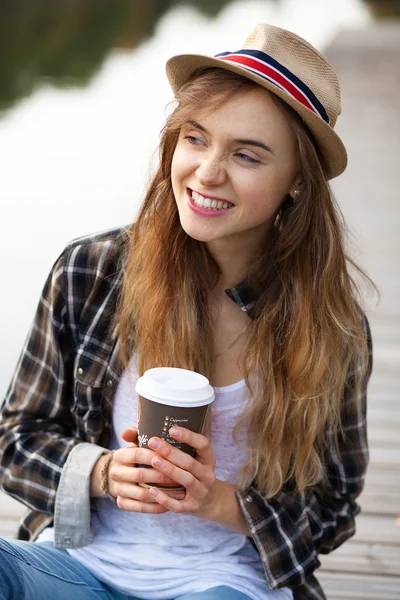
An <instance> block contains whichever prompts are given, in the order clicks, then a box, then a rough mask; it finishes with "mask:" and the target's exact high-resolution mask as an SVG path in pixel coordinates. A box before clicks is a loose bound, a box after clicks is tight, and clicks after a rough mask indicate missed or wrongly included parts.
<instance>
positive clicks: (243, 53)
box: [215, 50, 330, 125]
mask: <svg viewBox="0 0 400 600" xmlns="http://www.w3.org/2000/svg"><path fill="white" fill-rule="evenodd" d="M215 58H218V59H219V60H224V61H226V62H229V63H233V64H237V65H240V66H241V67H243V68H245V69H247V70H248V71H251V72H252V73H255V74H256V75H259V76H260V77H263V78H264V79H266V80H267V81H269V82H270V83H272V84H274V85H276V86H277V87H279V88H280V89H281V90H283V91H284V92H286V93H287V94H288V95H289V96H291V97H292V98H294V99H295V100H297V101H298V102H301V104H303V105H304V106H305V107H306V108H308V109H309V110H312V111H313V112H314V113H315V114H317V115H318V116H319V117H321V119H323V120H324V121H325V122H326V123H327V124H328V125H330V120H329V117H328V115H327V112H326V110H325V108H324V106H323V105H322V104H321V102H320V101H319V100H318V98H317V97H316V96H315V94H314V93H313V92H312V90H310V88H309V87H308V86H307V85H306V84H305V83H304V82H303V81H301V79H299V78H298V77H296V75H294V73H292V72H291V71H289V69H287V68H286V67H284V66H283V65H281V64H280V63H279V62H278V61H277V60H275V59H274V58H272V56H269V54H266V53H265V52H261V51H260V50H238V51H236V52H221V53H220V54H216V55H215Z"/></svg>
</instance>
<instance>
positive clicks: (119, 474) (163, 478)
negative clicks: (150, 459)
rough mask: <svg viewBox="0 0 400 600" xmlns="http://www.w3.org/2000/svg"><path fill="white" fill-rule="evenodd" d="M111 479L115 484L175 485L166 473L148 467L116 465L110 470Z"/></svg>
mask: <svg viewBox="0 0 400 600" xmlns="http://www.w3.org/2000/svg"><path fill="white" fill-rule="evenodd" d="M109 476H110V479H111V480H112V481H115V482H126V483H129V484H132V483H153V482H154V483H158V484H160V485H170V484H173V483H175V482H174V481H173V480H172V479H170V478H169V477H168V476H167V475H165V474H164V473H161V472H159V471H156V470H155V469H151V468H150V469H146V467H130V466H124V465H114V466H112V467H111V468H110V474H109Z"/></svg>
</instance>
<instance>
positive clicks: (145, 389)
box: [135, 367, 215, 407]
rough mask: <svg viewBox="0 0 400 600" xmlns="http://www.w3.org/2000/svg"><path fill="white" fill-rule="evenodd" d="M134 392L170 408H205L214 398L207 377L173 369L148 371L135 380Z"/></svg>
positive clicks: (162, 368) (160, 368)
mask: <svg viewBox="0 0 400 600" xmlns="http://www.w3.org/2000/svg"><path fill="white" fill-rule="evenodd" d="M135 390H136V391H137V393H138V394H139V395H140V396H143V397H144V398H148V399H149V400H153V401H155V402H159V403H160V404H168V405H172V406H183V407H196V406H205V405H207V404H211V402H213V401H214V398H215V394H214V390H213V388H212V386H211V385H210V383H209V381H208V379H207V377H204V375H200V373H195V372H194V371H189V370H187V369H177V368H175V367H157V368H155V369H148V370H147V371H146V372H145V373H144V375H143V376H142V377H139V379H138V380H137V383H136V386H135Z"/></svg>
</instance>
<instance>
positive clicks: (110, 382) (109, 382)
mask: <svg viewBox="0 0 400 600" xmlns="http://www.w3.org/2000/svg"><path fill="white" fill-rule="evenodd" d="M106 383H107V386H108V387H111V386H112V384H113V383H114V382H113V380H112V379H107V382H106Z"/></svg>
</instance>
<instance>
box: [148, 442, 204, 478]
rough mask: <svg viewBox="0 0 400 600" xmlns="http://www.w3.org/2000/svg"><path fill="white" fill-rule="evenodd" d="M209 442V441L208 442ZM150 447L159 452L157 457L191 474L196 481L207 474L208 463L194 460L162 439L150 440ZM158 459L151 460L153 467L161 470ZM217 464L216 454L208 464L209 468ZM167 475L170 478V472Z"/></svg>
mask: <svg viewBox="0 0 400 600" xmlns="http://www.w3.org/2000/svg"><path fill="white" fill-rule="evenodd" d="M204 439H205V440H207V438H204ZM207 441H208V440H207ZM149 446H150V447H151V448H153V449H154V450H156V451H157V455H160V456H161V458H165V459H166V460H167V461H168V462H169V463H172V464H173V465H175V466H177V467H179V468H180V469H183V470H184V471H187V472H188V473H191V474H192V475H193V476H194V477H195V478H196V479H200V480H201V479H202V478H203V477H204V474H205V464H206V463H201V462H200V461H199V460H198V458H197V456H196V458H193V456H190V454H187V453H186V452H182V450H180V449H179V448H176V447H175V446H173V445H172V444H170V443H168V442H167V441H165V440H162V439H160V438H156V437H154V438H150V440H149ZM155 458H156V456H154V457H152V460H151V463H150V464H151V465H152V466H153V467H155V468H157V469H159V467H160V466H161V463H160V464H159V465H158V466H156V465H155V463H154V459H155ZM214 464H215V458H214V454H212V452H211V455H210V463H208V464H207V467H209V466H211V467H213V466H214ZM212 470H213V469H209V468H208V469H207V471H210V472H212ZM166 474H167V475H168V476H170V472H169V471H168V472H166ZM176 481H178V482H179V483H181V484H182V485H184V486H185V487H186V485H185V484H184V483H183V482H182V481H181V480H180V479H177V480H176Z"/></svg>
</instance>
